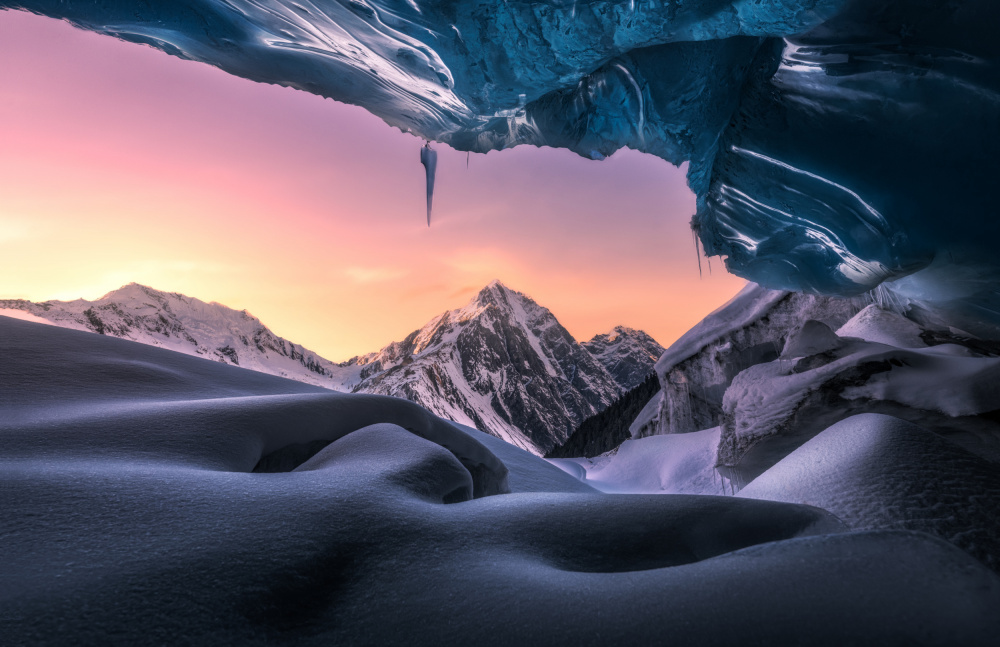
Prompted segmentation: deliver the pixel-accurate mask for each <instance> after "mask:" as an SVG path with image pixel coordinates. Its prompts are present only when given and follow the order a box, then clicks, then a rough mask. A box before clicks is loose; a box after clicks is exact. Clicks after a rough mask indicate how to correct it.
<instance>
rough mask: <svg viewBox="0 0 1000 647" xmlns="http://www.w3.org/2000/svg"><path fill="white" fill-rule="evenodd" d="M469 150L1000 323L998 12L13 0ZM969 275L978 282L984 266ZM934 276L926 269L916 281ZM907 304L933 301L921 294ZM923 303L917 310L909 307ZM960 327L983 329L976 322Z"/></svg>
mask: <svg viewBox="0 0 1000 647" xmlns="http://www.w3.org/2000/svg"><path fill="white" fill-rule="evenodd" d="M0 8H15V9H24V10H28V11H32V12H35V13H39V14H44V15H48V16H53V17H57V18H64V19H67V20H69V21H70V22H72V23H73V24H75V25H77V26H78V27H81V28H84V29H90V30H94V31H97V32H101V33H104V34H109V35H112V36H115V37H118V38H122V39H125V40H129V41H134V42H139V43H146V44H149V45H152V46H153V47H157V48H159V49H161V50H163V51H165V52H167V53H170V54H173V55H175V56H180V57H184V58H188V59H193V60H198V61H204V62H206V63H210V64H213V65H216V66H218V67H220V68H222V69H224V70H226V71H228V72H230V73H232V74H236V75H239V76H243V77H246V78H249V79H253V80H255V81H262V82H268V83H277V84H281V85H286V86H290V87H294V88H298V89H301V90H305V91H307V92H312V93H315V94H319V95H323V96H327V97H332V98H334V99H337V100H340V101H344V102H348V103H353V104H357V105H360V106H363V107H364V108H366V109H367V110H369V111H370V112H372V113H374V114H376V115H378V116H379V117H381V118H382V119H383V120H385V121H386V122H387V123H389V124H391V125H393V126H396V127H399V128H401V129H402V130H404V131H409V132H413V133H415V134H417V135H420V136H422V137H424V138H426V139H428V140H436V141H440V142H444V143H447V144H449V145H451V146H453V147H455V148H457V149H460V150H469V151H476V152H486V151H489V150H494V149H501V148H507V147H511V146H516V145H519V144H530V145H536V146H542V145H546V146H556V147H562V148H567V149H570V150H573V151H575V152H577V153H579V154H581V155H584V156H588V157H591V158H595V159H600V158H602V157H605V156H607V155H610V154H611V153H613V152H614V151H615V150H617V149H619V148H621V147H625V146H627V147H629V148H633V149H636V150H641V151H645V152H647V153H650V154H653V155H656V156H659V157H661V158H663V159H666V160H668V161H670V162H672V163H675V164H679V163H681V162H683V161H689V162H690V166H689V184H690V186H691V188H692V190H694V192H695V193H696V194H697V198H698V200H697V204H698V207H697V213H696V214H695V216H694V219H693V222H692V224H693V227H694V228H695V230H696V231H697V232H698V234H699V235H700V238H701V241H702V244H703V245H704V248H705V250H706V252H707V253H709V254H711V255H721V256H724V257H725V258H726V265H727V267H728V269H729V270H730V271H732V272H734V273H736V274H739V275H741V276H744V277H747V278H749V279H752V280H754V281H756V282H759V283H761V284H763V285H766V286H768V287H772V288H783V289H794V290H803V291H809V292H815V293H824V294H833V295H854V294H860V293H863V292H866V291H869V290H871V289H873V288H875V287H876V286H879V285H880V284H882V283H883V282H890V288H889V290H890V291H891V290H895V288H893V287H892V285H893V284H892V283H891V282H893V281H895V280H897V279H900V278H901V277H907V276H909V275H913V273H914V272H918V271H919V270H922V269H923V268H926V267H928V266H929V265H931V264H932V263H934V265H935V277H936V278H935V281H936V282H937V283H935V285H937V284H939V283H940V280H941V277H942V276H943V277H945V283H948V282H949V281H951V280H952V279H955V278H957V277H962V278H963V280H964V279H968V281H967V283H968V286H971V287H967V288H965V291H966V292H968V293H969V294H970V295H972V296H974V297H975V298H976V299H979V301H977V303H978V304H979V305H977V306H976V307H974V308H972V310H971V311H970V315H969V316H970V318H971V319H973V320H975V319H976V318H977V317H979V318H985V319H990V318H993V320H994V321H1000V315H998V314H997V312H996V311H1000V307H998V306H1000V300H998V299H997V296H996V295H994V294H993V292H992V286H993V285H995V284H996V280H995V278H996V275H997V271H996V268H997V267H998V264H997V262H996V261H995V260H994V259H993V256H994V255H993V254H992V246H993V244H994V243H993V241H995V240H997V239H998V236H997V234H1000V231H998V228H1000V224H998V219H997V218H996V207H995V206H994V200H993V197H992V179H993V175H994V173H995V171H996V170H998V167H1000V164H998V163H997V159H998V154H1000V64H998V63H1000V41H998V40H997V39H995V38H994V37H993V33H992V31H993V29H994V28H995V26H996V25H998V24H1000V4H998V3H996V2H995V1H994V0H965V1H963V2H956V1H954V0H696V1H692V0H687V1H682V0H651V1H642V0H627V1H618V2H615V1H591V2H572V1H569V0H550V1H547V2H523V1H519V0H470V1H465V2H454V1H450V0H171V1H169V2H168V1H167V0H147V1H140V0H104V1H102V2H96V1H94V0H0ZM970 268H972V269H970ZM916 276H917V277H920V274H917V275H916ZM896 291H897V292H900V293H903V292H906V294H907V295H910V296H907V297H906V298H914V299H917V298H929V297H928V294H929V293H928V288H927V286H926V285H924V284H923V283H922V282H921V280H920V279H919V278H916V279H910V280H909V282H907V283H906V285H905V290H904V289H899V290H896ZM914 295H915V296H914ZM970 327H972V325H971V324H970Z"/></svg>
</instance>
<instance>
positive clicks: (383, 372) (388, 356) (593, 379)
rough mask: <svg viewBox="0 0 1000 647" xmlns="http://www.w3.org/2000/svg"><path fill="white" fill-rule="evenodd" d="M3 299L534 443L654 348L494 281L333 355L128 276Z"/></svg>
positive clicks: (635, 333) (628, 377) (38, 314)
mask: <svg viewBox="0 0 1000 647" xmlns="http://www.w3.org/2000/svg"><path fill="white" fill-rule="evenodd" d="M4 311H6V314H17V315H20V316H25V314H26V315H28V316H29V318H31V317H33V318H37V319H40V320H44V321H45V322H48V323H52V324H55V325H58V326H63V327H67V328H75V329H78V330H88V331H92V332H96V333H100V334H104V335H111V336H114V337H120V338H123V339H129V340H132V341H136V342H140V343H143V344H149V345H154V346H160V347H163V348H168V349H170V350H174V351H178V352H181V353H186V354H188V355H196V356H201V357H204V358H206V359H211V360H215V361H219V362H224V363H227V364H233V365H236V366H240V367H243V368H247V369H251V370H255V371H261V372H264V373H269V374H272V375H278V376H281V377H286V378H290V379H293V380H298V381H301V382H307V383H310V384H315V385H319V386H323V387H326V388H329V389H333V390H338V391H347V392H357V393H374V394H382V395H392V396H397V397H401V398H406V399H408V400H412V401H414V402H417V403H418V404H421V405H422V406H424V407H426V408H427V409H430V410H431V411H433V412H434V413H436V414H438V415H440V416H442V417H444V418H448V419H451V420H454V421H456V422H460V423H463V424H467V425H470V426H474V427H477V428H479V429H481V430H483V431H487V432H489V433H491V434H493V435H495V436H498V437H500V438H503V439H504V440H506V441H508V442H510V443H512V444H514V445H517V446H520V447H523V448H524V449H527V450H529V451H532V452H534V453H536V454H544V453H545V452H547V451H549V450H550V449H552V448H553V447H555V446H557V445H560V444H562V443H563V442H565V440H566V439H567V438H568V437H569V435H570V434H571V433H572V432H573V431H574V430H575V429H576V428H577V426H579V424H580V423H581V422H582V421H583V420H585V419H587V418H588V417H590V416H593V415H594V414H596V413H599V412H600V411H602V410H604V409H605V408H607V407H608V405H610V404H611V403H612V402H614V401H615V399H616V398H618V397H619V396H621V395H622V394H623V393H625V392H626V391H629V390H630V389H632V388H633V387H635V386H636V385H638V384H639V383H641V382H642V381H643V380H644V379H645V378H646V377H647V376H648V375H649V373H650V372H651V371H652V370H653V364H654V363H655V362H656V360H657V359H658V358H659V357H660V355H661V354H662V353H663V348H662V347H661V346H660V345H659V344H658V343H657V342H656V341H655V340H654V339H653V338H652V337H650V336H649V335H647V334H646V333H644V332H642V331H639V330H633V329H631V328H627V327H624V326H616V327H615V328H614V329H613V330H611V331H610V332H608V333H605V334H601V335H597V336H595V337H594V338H593V339H591V340H590V341H587V342H583V343H579V342H577V341H576V340H575V339H574V338H573V336H572V335H570V334H569V332H567V331H566V329H565V328H563V327H562V325H561V324H560V323H559V321H558V320H557V319H556V318H555V316H554V315H553V314H552V313H551V312H550V311H549V310H548V309H547V308H544V307H542V306H540V305H538V304H537V303H535V302H534V301H533V300H532V299H531V298H529V297H527V296H526V295H524V294H522V293H520V292H516V291H514V290H511V289H510V288H508V287H506V286H505V285H503V284H502V283H500V282H499V281H494V282H492V283H490V284H489V285H488V286H486V287H485V288H483V289H482V290H481V291H480V292H479V293H478V294H477V295H476V296H475V297H474V298H473V299H472V300H471V301H469V303H468V304H466V305H465V306H464V307H462V308H459V309H456V310H450V311H448V312H445V313H443V314H441V315H438V316H437V317H434V318H433V319H431V321H429V322H428V323H427V324H426V325H425V326H423V327H422V328H420V329H419V330H415V331H414V332H412V333H410V334H409V335H408V336H407V337H406V338H405V339H403V340H402V341H399V342H393V343H391V344H389V345H388V346H386V347H385V348H383V349H381V350H379V351H377V352H374V353H369V354H367V355H362V356H358V357H353V358H351V359H350V360H348V361H346V362H342V363H335V362H331V361H329V360H327V359H325V358H323V357H321V356H319V355H317V354H316V353H314V352H312V351H310V350H309V349H307V348H305V347H303V346H300V345H298V344H295V343H293V342H290V341H288V340H286V339H283V338H282V337H279V336H277V335H275V334H274V333H273V332H271V330H269V329H268V328H267V327H266V326H265V325H264V324H262V323H261V321H260V320H259V319H257V318H256V317H254V316H252V315H251V314H250V313H248V312H247V311H245V310H242V311H239V310H233V309H232V308H228V307H226V306H224V305H221V304H218V303H205V302H203V301H200V300H198V299H194V298H191V297H187V296H184V295H182V294H177V293H168V292H161V291H159V290H154V289H153V288H150V287H146V286H143V285H139V284H137V283H132V284H129V285H126V286H124V287H122V288H120V289H118V290H115V291H113V292H109V293H108V294H106V295H105V296H103V297H101V298H100V299H97V300H95V301H86V300H84V299H77V300H75V301H45V302H41V303H34V302H30V301H24V300H0V314H5V312H4ZM14 311H16V312H14Z"/></svg>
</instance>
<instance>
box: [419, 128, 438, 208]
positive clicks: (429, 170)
mask: <svg viewBox="0 0 1000 647" xmlns="http://www.w3.org/2000/svg"><path fill="white" fill-rule="evenodd" d="M420 163H421V164H423V165H424V171H425V173H426V175H427V226H428V227H430V226H431V204H432V203H433V202H434V173H435V171H437V163H438V154H437V151H436V150H434V149H433V148H431V143H430V142H426V143H424V147H423V148H421V149H420Z"/></svg>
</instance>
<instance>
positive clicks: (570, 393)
mask: <svg viewBox="0 0 1000 647" xmlns="http://www.w3.org/2000/svg"><path fill="white" fill-rule="evenodd" d="M352 361H353V362H355V363H356V364H358V365H359V366H361V367H362V368H361V375H362V377H363V380H362V381H361V382H360V383H359V384H358V385H357V386H355V387H354V391H356V392H364V393H376V394H382V395H394V396H398V397H403V398H406V399H408V400H412V401H414V402H417V403H418V404H421V405H423V406H424V407H426V408H428V409H430V410H431V411H433V412H434V413H436V414H438V415H440V416H443V417H445V418H449V419H451V420H455V421H457V422H461V423H463V424H468V425H470V426H474V427H476V428H478V429H482V430H483V431H488V432H490V433H492V434H494V435H496V436H499V437H501V438H503V439H505V440H507V441H508V442H511V443H513V444H515V445H518V446H521V447H523V448H525V449H528V450H529V451H532V452H535V453H544V452H546V451H548V450H549V449H551V448H552V447H553V446H555V445H558V444H561V443H562V442H563V441H565V440H566V438H567V437H568V436H569V435H570V434H571V433H572V432H573V430H574V429H576V427H577V426H578V425H579V424H580V423H581V422H582V421H583V420H584V419H586V418H587V417H589V416H591V415H593V414H595V413H597V412H598V411H601V410H603V409H604V408H605V407H607V406H608V405H610V404H611V403H612V402H613V401H614V400H615V398H616V397H618V396H619V395H620V394H621V393H622V389H621V387H620V386H619V385H618V383H617V382H616V381H615V379H614V378H613V377H612V375H611V374H610V373H609V372H608V370H607V369H606V368H605V367H604V366H603V365H602V363H601V362H599V361H598V360H597V359H595V358H594V357H593V356H592V355H591V354H590V353H589V352H588V351H587V349H586V348H585V347H584V346H583V345H581V344H579V343H578V342H577V341H576V340H575V339H573V337H572V335H570V334H569V333H568V332H567V331H566V329H565V328H563V327H562V325H560V324H559V322H558V321H557V320H556V318H555V317H554V316H553V315H552V313H551V312H549V310H548V309H547V308H543V307H542V306H540V305H538V304H537V303H535V302H534V301H532V300H531V299H530V298H529V297H527V296H525V295H524V294H521V293H520V292H516V291H514V290H511V289H509V288H507V287H506V286H504V285H503V284H502V283H500V282H498V281H494V282H493V283H491V284H490V285H488V286H487V287H486V288H484V289H483V290H482V291H481V292H480V293H479V294H477V295H476V297H475V298H474V299H472V300H471V301H470V302H469V303H468V304H467V305H466V306H465V307H463V308H459V309H457V310H451V311H449V312H446V313H444V314H442V315H439V316H438V317H435V318H434V319H432V320H431V321H430V322H428V323H427V325H425V326H424V327H423V328H421V329H420V330H416V331H414V332H413V333H411V334H410V335H408V336H407V337H406V339H404V340H403V341H401V342H396V343H393V344H390V345H389V346H387V347H386V348H384V349H383V350H381V351H379V352H378V353H373V354H371V355H367V356H364V357H361V358H357V359H356V360H352Z"/></svg>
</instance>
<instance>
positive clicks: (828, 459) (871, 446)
mask: <svg viewBox="0 0 1000 647" xmlns="http://www.w3.org/2000/svg"><path fill="white" fill-rule="evenodd" d="M738 496H740V497H745V498H753V499H767V500H770V501H788V502H792V503H808V504H809V505H815V506H818V507H821V508H823V509H824V510H829V511H830V512H832V513H833V514H835V515H837V517H838V518H839V519H841V520H842V521H844V523H846V524H847V525H848V526H849V527H851V528H854V529H876V528H893V529H906V530H918V531H921V532H927V533H931V534H933V535H936V536H938V537H941V538H943V539H945V540H947V541H949V542H951V543H953V544H954V545H956V546H958V547H960V548H962V549H964V550H966V551H968V552H969V553H971V554H972V555H975V556H976V557H978V558H979V559H980V560H982V561H983V562H984V563H986V564H988V565H989V566H990V567H991V568H993V569H994V570H1000V520H998V518H997V514H996V512H997V510H1000V471H998V470H997V468H996V465H994V464H991V463H989V462H987V461H984V460H982V459H981V458H979V457H977V456H974V455H972V454H970V453H968V452H966V451H965V450H963V449H961V448H959V447H956V446H955V445H953V444H952V443H949V442H948V441H946V440H943V439H942V438H940V437H938V436H936V435H935V434H933V433H931V432H928V431H925V430H923V429H921V428H920V427H918V426H916V425H913V424H910V423H908V422H905V421H903V420H899V419H897V418H892V417H889V416H883V415H876V414H864V415H859V416H854V417H852V418H848V419H847V420H843V421H841V422H839V423H837V424H836V425H834V426H832V427H830V428H829V429H827V430H825V431H823V432H822V433H820V434H819V435H818V436H816V437H815V438H813V439H811V440H810V441H808V442H807V443H805V444H804V445H802V446H801V447H799V448H798V449H796V450H795V451H794V452H792V453H791V454H789V455H788V456H787V457H785V458H784V459H782V460H781V461H780V462H779V463H778V464H777V465H775V466H774V467H772V468H770V469H769V470H768V471H766V472H764V473H763V474H762V475H760V476H759V477H757V478H756V479H755V480H754V481H753V482H752V483H750V484H749V485H748V486H746V487H745V488H743V489H742V490H741V491H740V493H739V495H738Z"/></svg>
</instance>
